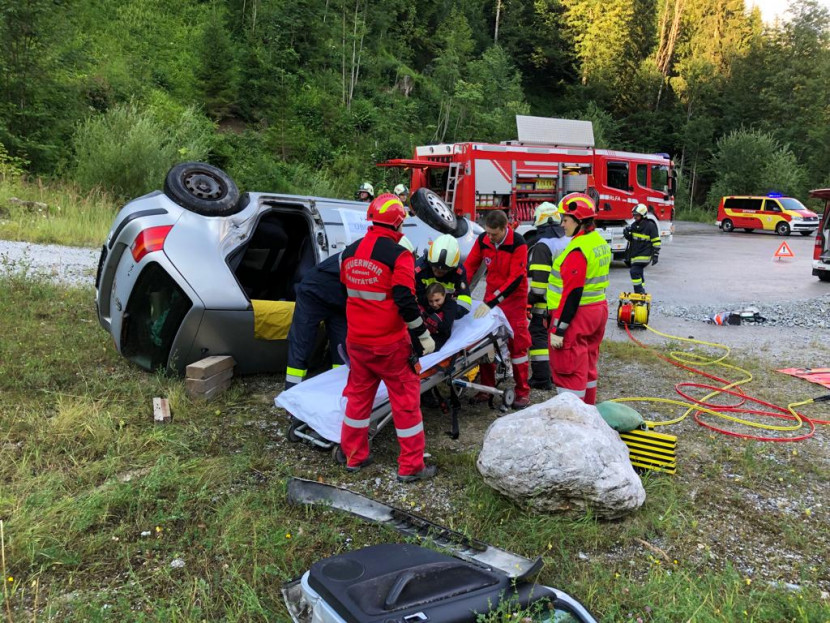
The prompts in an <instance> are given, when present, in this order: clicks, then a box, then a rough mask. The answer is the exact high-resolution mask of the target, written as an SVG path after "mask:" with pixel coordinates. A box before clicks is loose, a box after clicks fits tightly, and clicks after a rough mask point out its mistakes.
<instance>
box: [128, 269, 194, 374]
mask: <svg viewBox="0 0 830 623" xmlns="http://www.w3.org/2000/svg"><path fill="white" fill-rule="evenodd" d="M192 305H193V303H192V302H191V300H190V299H189V298H188V297H187V295H186V294H185V293H184V291H183V290H182V289H181V288H180V287H179V286H178V285H177V284H176V282H175V281H173V279H172V278H171V277H170V275H168V274H167V273H166V272H165V270H164V269H163V268H162V267H161V266H159V265H158V264H156V263H155V262H151V263H150V264H148V265H147V266H146V267H145V268H144V270H143V271H142V272H141V274H140V275H139V276H138V279H137V280H136V284H135V287H134V288H133V291H132V294H131V295H130V300H129V301H128V302H127V310H126V312H127V313H125V314H124V327H123V328H122V333H121V335H122V336H123V344H122V347H121V352H122V354H123V355H124V356H125V357H126V358H127V359H129V360H130V361H132V362H134V363H136V364H138V365H139V366H141V367H142V368H144V369H146V370H156V369H157V368H166V367H167V360H168V358H169V356H170V349H171V348H172V346H173V340H174V338H175V337H176V333H177V332H178V330H179V327H180V326H181V324H182V321H183V320H184V317H185V315H187V312H188V311H189V310H190V308H191V307H192Z"/></svg>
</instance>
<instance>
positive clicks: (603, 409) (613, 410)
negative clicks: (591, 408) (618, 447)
mask: <svg viewBox="0 0 830 623" xmlns="http://www.w3.org/2000/svg"><path fill="white" fill-rule="evenodd" d="M597 409H598V410H599V414H600V415H601V416H602V419H603V420H605V423H606V424H608V426H610V427H611V428H613V429H614V430H615V431H617V432H619V433H627V432H628V431H630V430H634V429H635V428H640V427H641V426H642V425H643V416H641V415H640V414H639V413H637V411H635V410H634V409H632V408H631V407H629V406H628V405H626V404H624V403H622V402H611V401H610V400H606V401H605V402H601V403H599V404H598V405H597Z"/></svg>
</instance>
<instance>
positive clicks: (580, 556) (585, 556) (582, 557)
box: [578, 552, 590, 562]
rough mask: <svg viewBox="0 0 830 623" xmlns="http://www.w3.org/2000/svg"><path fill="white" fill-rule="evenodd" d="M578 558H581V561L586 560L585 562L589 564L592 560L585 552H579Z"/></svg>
mask: <svg viewBox="0 0 830 623" xmlns="http://www.w3.org/2000/svg"><path fill="white" fill-rule="evenodd" d="M578 557H579V559H580V560H584V561H586V562H587V561H588V560H590V558H589V557H588V554H586V553H584V552H579V555H578Z"/></svg>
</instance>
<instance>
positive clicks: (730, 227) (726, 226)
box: [720, 218, 735, 234]
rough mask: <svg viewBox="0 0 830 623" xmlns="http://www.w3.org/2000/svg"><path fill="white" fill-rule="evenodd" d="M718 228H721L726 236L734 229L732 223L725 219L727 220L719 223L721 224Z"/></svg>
mask: <svg viewBox="0 0 830 623" xmlns="http://www.w3.org/2000/svg"><path fill="white" fill-rule="evenodd" d="M720 227H721V229H722V230H723V231H725V232H726V233H727V234H728V233H729V232H730V231H732V230H733V229H735V225H733V224H732V221H730V220H729V219H728V218H727V219H724V221H723V223H721V224H720Z"/></svg>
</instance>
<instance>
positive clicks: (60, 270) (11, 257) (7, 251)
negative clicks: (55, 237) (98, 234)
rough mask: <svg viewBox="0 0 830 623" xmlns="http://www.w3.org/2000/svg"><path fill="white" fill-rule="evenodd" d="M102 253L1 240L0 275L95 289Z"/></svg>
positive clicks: (95, 250) (52, 245)
mask: <svg viewBox="0 0 830 623" xmlns="http://www.w3.org/2000/svg"><path fill="white" fill-rule="evenodd" d="M99 255H100V250H98V249H81V248H77V247H64V246H60V245H55V244H31V243H28V242H10V241H8V240H0V272H3V273H16V274H20V273H23V274H28V275H38V276H45V277H47V278H49V279H51V280H53V281H55V282H56V283H63V284H66V285H71V286H87V285H92V284H93V283H94V281H95V270H96V268H97V267H98V256H99Z"/></svg>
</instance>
